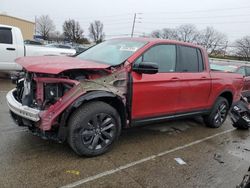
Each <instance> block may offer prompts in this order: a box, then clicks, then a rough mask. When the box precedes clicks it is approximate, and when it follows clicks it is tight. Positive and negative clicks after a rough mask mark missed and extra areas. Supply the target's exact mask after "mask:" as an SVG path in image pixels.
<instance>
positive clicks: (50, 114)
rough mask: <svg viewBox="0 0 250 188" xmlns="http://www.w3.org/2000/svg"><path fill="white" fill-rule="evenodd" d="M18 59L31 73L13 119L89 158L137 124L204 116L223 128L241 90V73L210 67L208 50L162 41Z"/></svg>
mask: <svg viewBox="0 0 250 188" xmlns="http://www.w3.org/2000/svg"><path fill="white" fill-rule="evenodd" d="M16 62H17V63H18V64H19V65H21V66H22V67H23V70H24V71H25V76H24V77H22V78H20V79H17V81H16V88H15V89H13V90H11V91H9V93H8V94H7V102H8V106H9V109H10V112H11V115H12V117H13V118H14V120H15V122H16V123H17V124H18V125H19V126H27V127H28V128H29V129H30V130H31V131H32V132H33V133H35V134H36V135H40V136H41V137H42V138H47V139H53V140H57V141H60V142H64V141H67V142H68V143H69V145H70V146H71V148H72V149H73V150H74V151H75V152H76V153H77V154H79V155H85V156H96V155H100V154H103V153H105V152H107V151H108V150H109V149H110V148H111V147H112V145H113V143H114V142H115V141H116V140H117V138H118V137H119V135H120V133H121V130H122V128H128V127H131V126H134V125H140V124H147V123H151V124H152V123H154V122H160V121H165V120H168V119H172V118H179V117H187V116H197V115H201V116H202V117H203V118H204V122H205V124H206V125H207V126H208V127H212V128H218V127H220V126H221V125H222V124H223V122H224V121H225V119H226V117H227V114H228V110H229V108H230V106H231V105H232V104H233V103H234V102H236V101H238V100H239V99H240V93H241V89H242V87H243V77H242V76H241V75H239V74H235V73H225V72H212V71H210V68H209V64H208V55H207V53H206V51H205V50H204V49H203V48H202V47H199V46H195V45H193V44H189V43H183V42H177V41H169V40H160V39H148V38H123V39H113V40H109V41H105V42H103V43H101V44H98V45H96V46H94V47H92V48H90V49H88V50H86V51H85V52H83V53H81V54H79V55H77V56H76V57H25V58H19V59H17V61H16ZM152 126H154V125H153V124H152Z"/></svg>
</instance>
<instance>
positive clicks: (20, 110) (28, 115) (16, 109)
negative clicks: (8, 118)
mask: <svg viewBox="0 0 250 188" xmlns="http://www.w3.org/2000/svg"><path fill="white" fill-rule="evenodd" d="M15 91H16V89H13V90H11V91H9V92H8V94H7V95H6V98H7V104H8V106H9V109H10V111H11V112H12V113H14V114H15V115H18V116H20V117H22V118H25V119H28V120H31V121H34V122H38V121H39V120H40V117H39V113H40V110H37V109H34V108H30V107H28V106H24V105H22V104H21V103H20V102H18V101H17V100H16V99H15V97H14V92H15Z"/></svg>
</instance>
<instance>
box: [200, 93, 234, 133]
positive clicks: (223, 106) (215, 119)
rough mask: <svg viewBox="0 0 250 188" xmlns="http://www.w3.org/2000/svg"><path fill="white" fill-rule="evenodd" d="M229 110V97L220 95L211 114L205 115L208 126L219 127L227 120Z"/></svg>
mask: <svg viewBox="0 0 250 188" xmlns="http://www.w3.org/2000/svg"><path fill="white" fill-rule="evenodd" d="M228 111H229V104H228V101H227V99H225V98H224V97H219V98H218V99H217V100H216V102H215V104H214V106H213V108H212V110H211V112H210V114H209V115H207V116H204V117H203V119H204V122H205V124H206V126H208V127H211V128H219V127H220V126H221V125H222V124H223V123H224V121H225V120H226V118H227V114H228Z"/></svg>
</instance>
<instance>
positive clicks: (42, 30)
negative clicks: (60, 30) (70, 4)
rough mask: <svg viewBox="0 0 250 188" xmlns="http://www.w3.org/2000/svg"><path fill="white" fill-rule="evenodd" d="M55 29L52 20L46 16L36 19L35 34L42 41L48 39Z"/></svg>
mask: <svg viewBox="0 0 250 188" xmlns="http://www.w3.org/2000/svg"><path fill="white" fill-rule="evenodd" d="M55 28H56V27H55V25H54V22H53V20H52V19H51V18H50V17H49V16H48V15H42V16H40V17H39V18H38V19H36V32H37V33H38V34H39V35H41V37H42V38H43V39H44V40H48V39H49V35H50V34H51V33H52V32H53V31H55Z"/></svg>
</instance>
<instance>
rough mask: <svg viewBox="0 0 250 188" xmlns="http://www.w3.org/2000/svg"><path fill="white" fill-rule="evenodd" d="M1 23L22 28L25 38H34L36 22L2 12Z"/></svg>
mask: <svg viewBox="0 0 250 188" xmlns="http://www.w3.org/2000/svg"><path fill="white" fill-rule="evenodd" d="M0 24H3V25H11V26H15V27H18V28H20V29H21V31H22V34H23V39H24V40H27V39H29V40H32V39H33V35H34V31H35V22H31V21H28V20H24V19H21V18H17V17H13V16H9V15H5V14H0Z"/></svg>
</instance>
